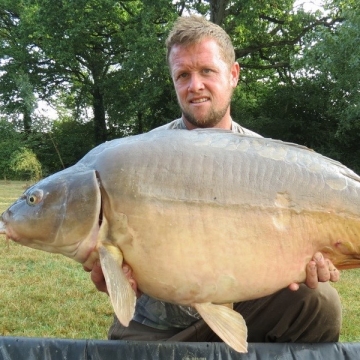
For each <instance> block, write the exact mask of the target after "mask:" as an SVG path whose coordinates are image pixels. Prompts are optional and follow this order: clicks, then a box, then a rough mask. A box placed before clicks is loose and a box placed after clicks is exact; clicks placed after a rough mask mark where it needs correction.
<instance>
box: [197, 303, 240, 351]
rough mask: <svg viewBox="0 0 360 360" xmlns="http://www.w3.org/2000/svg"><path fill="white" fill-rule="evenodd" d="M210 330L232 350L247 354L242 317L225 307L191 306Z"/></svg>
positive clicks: (207, 304)
mask: <svg viewBox="0 0 360 360" xmlns="http://www.w3.org/2000/svg"><path fill="white" fill-rule="evenodd" d="M193 306H194V307H195V309H196V310H197V311H198V313H199V314H200V316H201V317H202V318H203V319H204V321H205V322H206V323H207V324H208V325H209V326H210V328H211V329H212V330H213V331H214V332H215V333H216V334H217V335H218V336H219V337H220V338H221V339H222V340H223V341H224V342H225V343H226V344H228V345H229V346H230V347H232V348H233V349H234V350H236V351H238V352H241V353H246V352H247V341H246V339H247V327H246V324H245V320H244V319H243V317H242V316H241V315H240V314H239V313H238V312H236V311H234V310H232V309H230V308H229V307H227V306H223V305H215V304H211V303H202V304H193Z"/></svg>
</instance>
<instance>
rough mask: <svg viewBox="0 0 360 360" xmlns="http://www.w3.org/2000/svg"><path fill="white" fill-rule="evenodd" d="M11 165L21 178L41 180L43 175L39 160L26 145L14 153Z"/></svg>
mask: <svg viewBox="0 0 360 360" xmlns="http://www.w3.org/2000/svg"><path fill="white" fill-rule="evenodd" d="M10 167H11V169H12V170H13V171H14V172H15V173H16V174H17V176H18V177H19V178H23V179H25V178H27V179H26V180H31V181H39V180H40V179H41V177H42V171H41V164H40V162H39V160H38V159H37V158H36V155H35V154H34V153H33V152H32V151H31V150H29V149H27V148H25V147H22V148H20V149H19V150H16V151H15V152H14V153H13V155H12V157H11V159H10Z"/></svg>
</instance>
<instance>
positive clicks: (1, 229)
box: [0, 216, 6, 234]
mask: <svg viewBox="0 0 360 360" xmlns="http://www.w3.org/2000/svg"><path fill="white" fill-rule="evenodd" d="M0 234H6V226H5V223H4V221H3V220H2V216H1V217H0Z"/></svg>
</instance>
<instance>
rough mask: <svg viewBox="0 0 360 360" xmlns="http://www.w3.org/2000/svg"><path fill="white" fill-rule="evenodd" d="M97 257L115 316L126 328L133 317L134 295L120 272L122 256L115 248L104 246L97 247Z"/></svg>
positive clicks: (121, 271)
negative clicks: (98, 257)
mask: <svg viewBox="0 0 360 360" xmlns="http://www.w3.org/2000/svg"><path fill="white" fill-rule="evenodd" d="M99 256H100V264H101V268H102V271H103V273H104V277H105V281H106V286H107V289H108V292H109V295H110V300H111V303H112V306H113V308H114V311H115V314H116V316H117V317H118V319H119V321H120V323H121V324H122V325H124V326H128V325H129V322H130V320H131V319H132V318H133V316H134V312H135V303H136V295H135V292H134V290H133V289H132V288H131V285H130V283H129V280H128V279H127V278H126V276H125V274H124V273H123V270H122V263H123V255H122V253H121V251H120V250H119V249H118V248H117V247H115V246H111V245H105V246H99Z"/></svg>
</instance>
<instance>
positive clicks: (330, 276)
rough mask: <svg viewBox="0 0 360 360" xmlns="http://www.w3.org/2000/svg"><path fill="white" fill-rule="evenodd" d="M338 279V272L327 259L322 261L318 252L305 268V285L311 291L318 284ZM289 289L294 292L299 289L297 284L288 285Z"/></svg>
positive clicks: (322, 257)
mask: <svg viewBox="0 0 360 360" xmlns="http://www.w3.org/2000/svg"><path fill="white" fill-rule="evenodd" d="M339 278H340V273H339V270H338V269H336V267H335V266H334V265H333V263H332V262H331V261H330V260H329V259H324V256H323V255H322V254H321V253H320V252H317V253H316V254H315V255H314V256H313V258H312V259H311V260H310V261H309V263H308V264H307V266H306V280H305V284H306V285H307V286H308V287H309V288H311V289H316V288H317V286H318V284H319V282H327V281H332V282H336V281H338V280H339ZM289 289H290V290H293V291H296V290H298V289H299V284H297V283H293V284H290V285H289Z"/></svg>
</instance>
